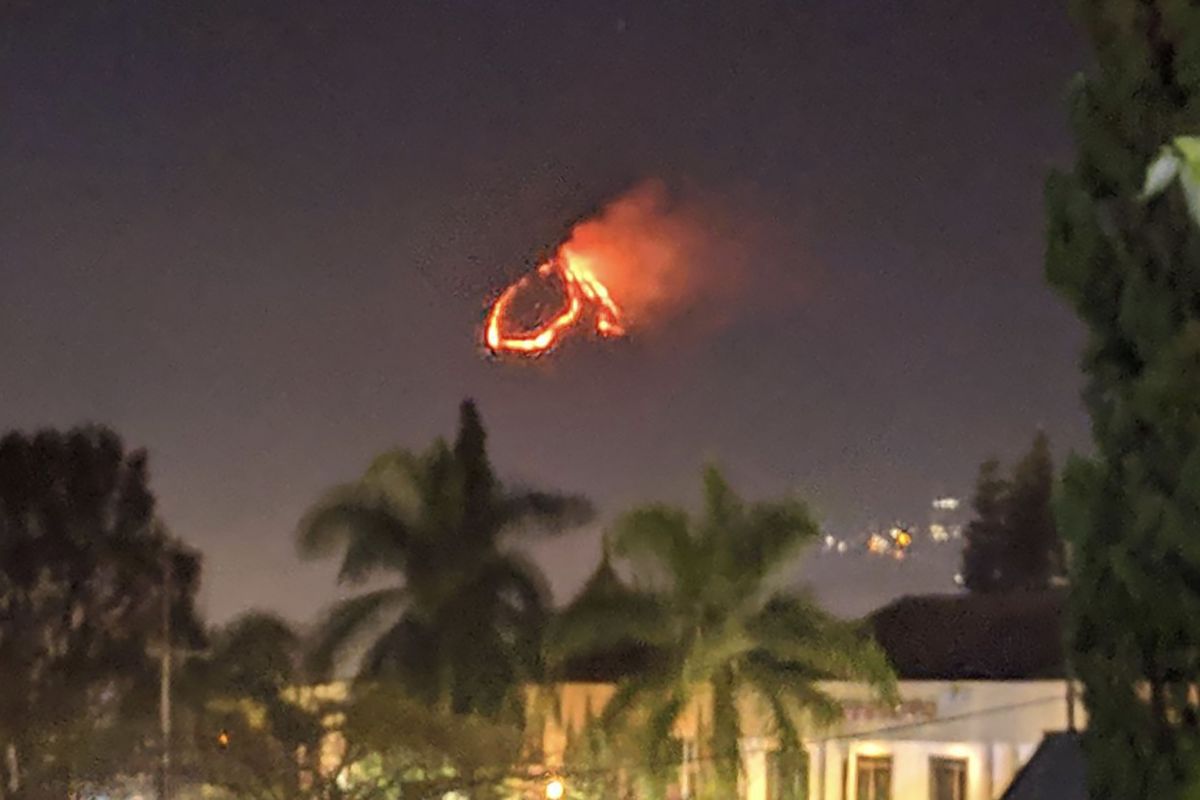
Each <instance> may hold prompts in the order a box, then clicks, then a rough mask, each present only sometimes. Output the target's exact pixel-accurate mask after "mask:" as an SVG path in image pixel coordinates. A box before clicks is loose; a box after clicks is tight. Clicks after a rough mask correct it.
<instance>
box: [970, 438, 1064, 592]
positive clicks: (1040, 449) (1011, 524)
mask: <svg viewBox="0 0 1200 800" xmlns="http://www.w3.org/2000/svg"><path fill="white" fill-rule="evenodd" d="M1053 497H1054V462H1053V460H1052V458H1051V455H1050V440H1049V439H1048V438H1047V437H1046V435H1045V434H1044V433H1040V432H1039V433H1038V434H1037V436H1035V437H1034V440H1033V444H1032V445H1031V446H1030V448H1029V451H1028V452H1027V453H1026V454H1025V455H1024V456H1023V457H1022V458H1021V460H1020V461H1018V462H1017V464H1016V465H1015V466H1014V467H1013V470H1012V476H1011V477H1010V478H1005V477H1004V476H1003V475H1002V474H1001V467H1000V462H999V461H996V460H995V459H989V460H988V461H985V462H984V463H983V464H982V465H981V466H980V468H979V478H978V479H977V481H976V483H975V496H974V498H973V499H972V501H971V502H972V506H973V507H974V510H975V518H974V519H972V520H971V522H970V523H968V525H967V530H966V543H965V546H964V548H963V556H962V575H963V582H964V584H965V585H966V587H967V588H968V589H970V590H971V591H973V592H996V591H1012V590H1014V589H1042V588H1045V587H1047V586H1049V585H1050V582H1051V580H1052V579H1054V578H1056V577H1060V576H1062V575H1063V574H1064V571H1065V557H1064V554H1063V546H1062V540H1061V538H1060V537H1059V535H1058V527H1057V525H1056V524H1055V520H1054V509H1053Z"/></svg>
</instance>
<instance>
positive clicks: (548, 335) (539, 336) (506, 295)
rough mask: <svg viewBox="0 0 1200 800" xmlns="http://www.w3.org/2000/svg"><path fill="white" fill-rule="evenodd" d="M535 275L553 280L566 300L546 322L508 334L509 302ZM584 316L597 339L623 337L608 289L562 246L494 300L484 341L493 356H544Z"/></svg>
mask: <svg viewBox="0 0 1200 800" xmlns="http://www.w3.org/2000/svg"><path fill="white" fill-rule="evenodd" d="M535 275H536V276H537V277H538V278H540V279H550V278H554V277H557V278H558V280H559V281H560V282H561V283H562V287H563V293H564V295H565V298H566V300H565V302H564V303H563V306H562V308H560V309H559V311H558V313H557V314H555V315H554V316H553V317H551V318H550V319H548V320H545V321H543V322H541V323H540V324H538V325H537V326H535V327H533V328H530V329H526V330H521V331H519V332H510V331H508V330H507V328H508V325H507V324H506V323H507V317H508V314H509V311H510V310H511V306H512V302H513V299H514V298H515V297H516V295H517V293H518V292H519V291H520V290H521V289H522V288H524V287H525V286H526V285H528V283H529V281H530V280H532V279H534V277H535ZM585 312H588V313H590V315H591V317H592V319H593V320H594V325H595V328H596V332H597V333H598V334H600V335H601V336H623V335H624V334H625V324H624V322H623V319H622V317H623V315H622V313H621V308H620V306H618V305H617V303H616V301H615V300H613V298H612V296H611V295H610V294H609V291H608V287H606V286H605V285H604V284H603V283H601V282H600V279H599V278H597V277H596V275H595V273H593V272H592V270H591V269H590V268H589V265H588V259H587V258H586V257H584V256H582V255H580V254H579V253H577V252H576V251H574V250H573V249H572V248H571V247H570V246H569V245H564V246H563V247H562V248H560V249H559V252H558V254H557V255H556V256H555V257H554V258H553V259H551V260H550V261H547V262H546V263H544V264H542V265H541V266H540V267H538V268H537V272H536V273H534V274H531V275H526V276H524V277H522V278H521V279H520V280H518V281H517V282H516V283H513V284H511V285H510V286H509V287H508V288H507V289H505V290H504V292H503V293H502V294H501V295H500V296H499V297H498V298H496V302H495V303H493V304H492V308H491V310H490V311H489V312H488V317H487V325H486V328H485V341H486V342H487V346H488V349H490V350H491V351H492V352H493V353H519V354H523V355H538V354H541V353H545V352H548V351H549V350H552V349H554V347H555V346H556V345H557V344H558V343H559V342H560V341H561V340H562V337H563V336H565V335H566V334H567V332H568V331H570V330H571V329H572V328H573V327H575V325H576V324H577V323H579V322H580V321H581V319H582V318H583V317H584V313H585Z"/></svg>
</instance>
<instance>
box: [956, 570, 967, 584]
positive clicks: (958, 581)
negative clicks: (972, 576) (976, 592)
mask: <svg viewBox="0 0 1200 800" xmlns="http://www.w3.org/2000/svg"><path fill="white" fill-rule="evenodd" d="M964 583H966V580H965V579H964V578H963V574H962V573H961V572H956V573H954V585H955V586H962V585H963V584H964Z"/></svg>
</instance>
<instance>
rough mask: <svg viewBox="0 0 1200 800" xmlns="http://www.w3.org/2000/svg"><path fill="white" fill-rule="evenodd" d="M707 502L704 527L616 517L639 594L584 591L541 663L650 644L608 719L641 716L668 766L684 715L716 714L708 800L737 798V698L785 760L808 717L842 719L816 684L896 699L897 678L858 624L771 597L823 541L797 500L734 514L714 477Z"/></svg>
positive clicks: (678, 513)
mask: <svg viewBox="0 0 1200 800" xmlns="http://www.w3.org/2000/svg"><path fill="white" fill-rule="evenodd" d="M704 504H705V507H704V515H703V516H702V517H701V518H699V519H694V518H691V517H689V516H688V514H687V513H685V512H684V511H682V510H679V509H675V508H671V507H668V506H662V505H654V506H648V507H643V508H638V509H635V510H633V511H631V512H629V513H627V514H625V515H624V516H623V517H621V518H620V519H619V520H618V521H617V523H616V525H615V527H614V529H613V531H612V537H611V546H612V548H613V550H614V552H615V554H616V555H619V556H623V557H625V558H626V559H627V560H628V561H629V562H630V564H631V565H632V567H633V568H634V571H635V575H636V576H637V577H638V578H639V582H638V583H639V587H640V588H635V589H631V590H629V591H626V592H618V591H608V592H603V593H593V594H592V596H591V597H590V599H589V601H588V602H586V603H581V604H574V605H573V606H572V607H571V608H570V609H569V610H568V611H567V612H565V613H564V615H563V616H561V617H560V618H559V619H558V620H557V621H556V623H555V625H554V627H553V629H552V631H551V632H550V634H549V636H548V643H547V653H548V656H549V660H550V662H551V664H562V663H565V662H567V661H568V660H569V659H571V658H573V657H574V658H578V657H580V656H583V655H587V654H595V653H599V652H603V651H606V650H610V649H612V648H624V647H628V646H629V645H630V644H631V643H638V644H640V645H642V646H643V647H649V648H650V649H651V650H652V651H653V652H654V654H655V655H654V656H653V657H652V658H651V659H650V660H649V661H650V664H649V666H647V667H645V668H644V669H641V670H640V671H638V673H637V674H635V675H634V676H633V677H629V678H626V679H625V680H623V681H622V682H621V683H620V685H619V687H618V690H617V693H616V694H615V695H614V697H613V699H612V700H611V701H610V702H609V704H608V705H607V706H606V707H605V709H604V714H603V721H604V722H605V723H606V724H608V725H610V726H612V725H614V724H616V723H621V722H627V721H629V719H630V718H631V717H636V719H637V720H638V722H639V723H640V725H641V729H642V731H643V732H644V735H645V737H646V739H645V741H644V742H643V743H642V752H643V753H645V754H646V756H647V757H648V758H649V759H651V760H652V761H659V762H663V761H666V760H667V759H669V758H671V757H672V756H671V754H670V748H669V747H667V746H666V744H667V743H668V742H670V740H671V732H672V730H673V728H674V726H675V723H676V722H677V720H678V719H679V718H680V716H681V715H682V714H683V712H684V711H685V709H686V708H687V707H688V706H689V704H690V703H692V702H693V701H696V700H700V701H703V702H707V703H711V706H710V707H709V708H710V709H711V711H710V716H709V720H708V722H709V724H708V730H709V731H710V733H711V742H709V743H707V744H709V745H710V748H711V749H710V756H711V759H712V761H713V766H714V768H715V769H714V772H715V775H716V778H717V780H716V787H715V788H716V795H715V796H718V797H733V796H735V788H736V783H737V775H738V766H739V761H740V760H739V757H738V740H739V738H740V731H741V720H740V719H739V711H738V701H739V698H746V697H757V698H758V699H759V701H760V702H761V705H762V706H763V707H764V708H765V709H766V710H767V712H768V716H769V718H770V719H771V721H772V722H773V725H774V728H775V733H776V735H777V737H778V740H779V744H780V749H781V751H782V752H783V753H784V754H788V755H790V756H797V755H798V754H799V752H800V729H801V726H802V725H803V720H804V719H805V717H806V715H807V716H808V717H811V718H813V719H815V720H816V721H818V722H827V721H830V720H831V719H832V718H833V717H834V716H835V715H837V714H838V713H839V712H840V709H839V707H838V705H837V703H836V702H835V701H834V700H833V699H832V698H831V697H829V696H828V695H827V694H825V693H824V692H823V691H821V689H820V688H819V687H818V685H817V683H816V682H817V681H818V680H821V679H861V680H865V681H868V682H870V683H871V684H872V685H874V686H875V687H876V688H877V689H878V690H879V692H880V693H881V694H882V695H885V696H888V697H891V696H893V694H894V677H893V675H892V672H891V669H890V667H889V665H888V663H887V659H886V657H885V656H884V655H883V653H882V651H881V650H880V649H879V648H878V647H877V646H876V645H875V644H874V642H873V641H872V640H871V639H870V638H869V637H867V636H865V635H863V634H862V633H861V632H860V631H859V630H858V628H857V627H856V626H854V625H851V624H848V623H844V622H841V621H838V620H836V619H834V618H832V617H831V616H829V615H828V614H827V613H825V612H824V611H823V610H822V609H820V608H819V607H818V606H817V605H816V604H815V603H814V602H812V601H811V600H809V599H808V598H806V597H804V596H803V595H800V594H795V593H788V592H783V591H777V590H774V589H773V588H772V587H773V583H775V582H776V581H775V579H776V578H777V577H778V575H779V573H780V572H781V570H782V568H783V567H786V566H788V565H789V564H791V563H792V559H793V557H794V556H796V555H797V553H798V551H799V550H800V549H801V548H802V547H803V546H804V545H805V544H807V543H809V542H811V541H813V540H814V539H815V538H816V537H817V535H818V533H819V531H818V527H817V525H816V524H815V523H814V522H813V520H812V517H811V516H810V514H809V512H808V509H807V508H806V507H805V506H804V504H803V503H800V502H797V501H793V500H785V501H781V502H771V503H753V504H746V503H743V502H742V501H741V500H740V499H739V498H738V497H737V496H736V495H735V493H734V492H733V490H732V489H731V488H730V486H729V485H728V484H727V483H726V481H725V480H724V478H723V477H722V476H721V474H720V472H719V471H718V470H717V469H715V468H709V469H708V470H707V471H706V472H705V474H704ZM605 598H610V602H605ZM635 712H636V714H635ZM664 766H665V764H663V763H659V764H657V767H658V768H659V769H660V770H661V769H662V768H663V767H664Z"/></svg>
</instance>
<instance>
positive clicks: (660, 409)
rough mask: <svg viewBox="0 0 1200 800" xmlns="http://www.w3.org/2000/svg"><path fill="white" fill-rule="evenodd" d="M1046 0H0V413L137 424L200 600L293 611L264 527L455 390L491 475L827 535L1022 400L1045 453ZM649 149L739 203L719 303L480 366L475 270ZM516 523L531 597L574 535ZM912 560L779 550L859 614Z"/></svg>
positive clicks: (572, 553)
mask: <svg viewBox="0 0 1200 800" xmlns="http://www.w3.org/2000/svg"><path fill="white" fill-rule="evenodd" d="M1065 5H1066V4H1065V2H1061V3H1060V2H1049V1H1048V0H1008V1H1007V2H962V1H961V0H904V1H903V2H900V1H899V0H889V1H885V0H872V1H871V2H867V1H866V0H863V1H862V2H854V3H848V2H846V0H798V1H797V2H777V3H775V2H761V3H743V2H726V3H718V2H663V3H645V2H634V0H623V1H616V0H614V1H612V2H596V1H595V0H587V1H586V2H585V1H584V0H577V1H575V2H566V1H564V0H560V1H559V2H533V1H532V0H508V1H507V2H442V3H432V2H413V3H393V2H372V3H341V2H338V3H331V2H325V0H321V1H320V2H318V1H317V0H278V1H277V2H244V0H209V2H204V3H178V4H175V3H171V4H165V3H161V2H159V1H158V0H141V1H140V2H138V1H134V0H113V1H112V2H105V3H81V2H75V3H72V2H67V3H57V2H36V1H33V0H29V1H26V2H21V1H19V0H18V1H16V2H14V1H13V0H10V2H8V3H4V4H0V368H2V374H3V376H4V378H3V384H2V388H0V427H3V428H8V427H20V428H32V427H34V426H39V425H69V424H71V423H75V422H79V421H84V420H92V421H98V422H105V423H108V424H110V425H112V426H114V427H115V428H117V429H118V430H119V431H120V432H122V434H123V435H124V436H125V437H126V439H127V441H128V442H129V443H131V444H136V445H140V446H145V447H148V448H149V449H150V451H151V454H152V466H153V472H154V476H153V477H154V485H155V487H156V489H157V491H158V494H159V496H160V498H161V503H162V511H163V514H164V516H165V517H166V519H167V520H168V522H169V524H170V525H171V526H172V527H173V529H174V530H175V531H176V532H177V533H178V534H179V535H181V536H182V537H184V538H185V539H186V540H188V541H189V542H191V543H193V544H194V545H196V546H198V547H199V548H201V549H202V550H203V551H204V553H205V555H206V557H207V573H206V586H205V602H206V607H207V609H208V611H209V613H210V614H211V616H213V617H214V618H216V619H224V618H226V617H228V616H229V615H230V614H232V613H235V612H236V611H237V610H240V609H242V608H245V607H247V606H251V605H253V606H265V607H270V608H276V609H279V610H282V611H283V612H285V613H287V614H288V615H290V616H293V617H295V618H297V619H307V618H310V617H311V616H312V615H313V614H314V613H315V612H316V611H317V610H318V609H319V608H320V607H322V606H323V605H324V604H326V603H327V602H329V600H330V599H332V597H334V595H335V589H334V586H333V579H332V566H331V565H313V564H302V563H300V562H298V561H297V560H296V557H295V556H294V551H293V545H292V538H291V537H292V531H293V528H294V525H295V523H296V521H297V519H298V517H299V516H300V514H301V513H302V512H303V510H304V508H305V507H306V505H307V504H308V503H310V502H311V501H312V500H313V499H314V498H315V497H317V496H318V495H319V493H320V492H321V491H322V490H323V489H324V488H326V487H328V486H329V485H331V484H333V483H335V482H338V481H342V480H345V479H349V478H351V477H353V476H355V475H356V474H357V473H358V472H359V471H360V470H361V469H362V468H363V467H364V466H365V464H366V463H367V461H368V460H369V458H370V457H371V456H372V454H374V453H376V452H378V451H380V450H382V449H385V448H387V447H389V446H393V445H406V446H414V447H416V446H424V445H425V444H426V443H428V442H429V440H430V439H431V438H432V437H433V436H434V435H436V434H439V433H449V432H450V431H451V429H452V426H453V422H454V416H455V409H456V404H457V403H458V401H459V399H460V398H462V397H463V396H465V395H472V396H474V397H476V398H477V399H478V400H479V402H480V404H481V407H482V410H483V412H484V415H485V419H486V421H487V423H488V425H489V428H490V431H491V435H492V445H493V456H494V460H495V461H496V463H497V465H498V466H499V468H500V469H501V470H502V472H503V473H505V474H506V475H508V476H510V477H512V478H514V479H519V480H522V481H527V482H531V483H538V484H544V485H549V486H556V487H559V488H563V489H569V490H577V491H584V492H587V493H589V494H591V495H592V496H593V497H594V498H595V499H596V500H597V501H598V502H599V503H600V504H601V506H602V508H604V509H605V510H606V511H612V510H613V509H618V508H621V507H622V506H625V505H627V504H629V503H631V502H635V501H639V500H648V499H665V500H673V501H674V500H678V501H685V502H686V501H690V500H692V499H694V497H695V484H696V483H697V477H698V470H699V467H700V465H701V464H702V463H703V462H704V460H705V459H709V458H716V459H719V460H720V461H721V462H722V463H723V464H724V465H726V467H727V468H728V471H729V473H730V475H731V477H732V479H733V480H734V481H735V482H736V483H737V484H738V485H739V486H740V487H741V488H742V490H743V491H744V493H746V494H747V495H751V496H766V495H770V494H774V493H779V492H783V491H792V490H795V491H800V492H802V493H803V494H805V495H806V496H807V497H809V498H811V499H812V501H813V502H814V504H815V505H816V506H817V507H818V508H819V510H820V512H821V514H822V515H823V517H824V518H825V519H827V520H828V521H829V522H830V524H831V525H832V526H834V527H835V528H836V529H838V530H852V529H855V528H859V527H861V526H862V525H864V524H866V523H868V522H869V521H871V520H873V519H879V520H885V519H889V518H892V517H895V516H901V517H906V518H908V519H912V520H915V521H924V518H925V514H926V511H925V509H926V508H927V506H928V501H929V499H930V498H931V497H932V496H933V495H934V493H936V492H942V491H961V490H965V489H967V488H969V486H970V484H971V482H972V479H973V474H974V469H975V466H976V465H977V464H978V462H979V461H980V460H982V459H983V458H984V457H985V456H987V455H989V454H992V453H998V454H1000V455H1003V456H1011V455H1012V454H1014V453H1015V452H1016V451H1017V450H1019V449H1020V448H1022V447H1024V446H1025V444H1026V443H1027V442H1028V440H1029V438H1030V436H1031V435H1032V432H1033V430H1034V428H1035V427H1036V426H1038V425H1041V426H1044V427H1045V428H1046V429H1047V431H1049V432H1050V433H1051V434H1052V436H1053V437H1054V439H1055V442H1056V444H1057V445H1058V447H1059V449H1060V450H1064V451H1065V450H1066V449H1068V448H1081V447H1086V438H1087V424H1086V418H1085V416H1084V414H1083V412H1082V410H1081V407H1080V403H1079V401H1078V399H1077V394H1078V389H1079V385H1080V378H1079V376H1078V372H1077V370H1076V368H1075V363H1076V352H1077V351H1078V349H1079V346H1080V341H1081V333H1080V327H1079V325H1078V324H1077V323H1076V322H1075V321H1074V320H1073V318H1072V317H1071V316H1070V314H1069V313H1068V311H1067V310H1066V309H1065V307H1064V306H1063V305H1061V304H1060V303H1059V302H1058V300H1057V299H1056V298H1055V297H1054V296H1053V295H1052V294H1051V292H1050V291H1049V290H1048V289H1047V288H1046V287H1045V286H1044V285H1043V281H1042V277H1041V273H1042V201H1041V185H1042V180H1043V176H1044V175H1045V172H1046V170H1047V168H1048V166H1049V165H1050V164H1052V163H1063V162H1065V161H1066V159H1067V157H1068V155H1069V152H1070V142H1069V138H1068V135H1067V132H1066V126H1065V121H1064V120H1065V103H1064V96H1065V87H1066V84H1067V81H1068V80H1069V78H1070V77H1071V75H1072V74H1073V73H1074V72H1076V71H1077V70H1078V69H1079V68H1080V67H1081V66H1082V65H1083V63H1084V61H1085V53H1084V50H1083V48H1082V46H1081V43H1080V42H1079V40H1078V39H1077V37H1076V35H1075V33H1074V31H1073V29H1072V27H1071V25H1070V22H1069V20H1068V18H1067V15H1066V12H1065V10H1064V8H1063V6H1065ZM183 6H190V7H191V8H192V9H193V10H190V11H188V10H181V8H182V7H183ZM172 8H173V9H174V10H169V9H172ZM201 9H203V10H201ZM649 176H658V177H661V178H664V179H665V180H666V181H667V182H668V183H669V184H670V185H672V186H680V185H684V184H688V185H692V186H695V187H699V188H700V189H701V190H702V191H703V192H705V193H707V194H709V195H715V196H721V197H727V198H737V199H736V202H731V206H736V207H737V208H738V209H739V213H746V214H752V215H753V218H754V220H755V221H756V222H757V223H761V227H762V228H764V229H766V230H769V231H770V232H771V234H770V235H769V236H765V237H763V238H762V239H761V240H759V241H757V242H756V243H755V245H754V247H755V248H756V249H755V251H754V252H753V258H752V260H751V262H750V266H749V267H747V268H746V269H748V270H750V271H751V272H755V273H756V274H751V275H747V276H742V277H745V279H746V280H745V284H746V285H747V286H749V287H750V289H749V290H748V294H747V295H746V296H744V297H742V298H741V300H740V301H739V303H738V305H737V306H736V307H734V308H733V309H732V315H731V316H730V317H729V319H728V320H727V323H726V324H725V325H724V326H723V327H720V328H719V329H716V330H710V331H706V332H703V333H701V332H695V333H694V334H689V335H682V334H677V335H666V336H661V335H660V336H656V337H655V336H651V337H646V338H643V339H635V340H634V341H632V342H628V343H617V344H615V345H612V344H595V343H591V344H589V343H577V344H576V346H572V347H570V348H568V349H567V351H566V352H562V353H560V354H559V357H557V358H556V359H554V360H553V361H552V362H548V363H546V364H543V365H540V366H538V367H536V368H520V367H512V366H506V365H501V364H497V363H493V362H489V361H488V360H487V359H484V358H482V357H481V355H480V352H479V350H478V348H477V346H476V339H475V337H476V333H477V328H478V325H479V323H480V320H481V316H482V313H483V306H482V304H483V303H484V301H485V298H486V297H487V296H488V295H489V294H490V293H493V292H495V291H497V290H499V288H500V287H502V286H503V284H504V283H505V282H506V281H507V280H509V279H510V278H511V277H513V276H514V275H516V274H518V273H519V272H520V271H521V270H522V269H523V268H524V266H525V265H526V264H527V263H528V261H529V259H531V258H533V257H534V256H535V255H536V254H537V253H538V252H539V251H540V250H541V249H542V248H544V247H546V246H547V245H550V244H553V241H554V239H555V237H557V236H559V235H561V233H562V232H563V231H564V230H565V226H566V225H568V224H569V223H570V222H571V221H572V220H574V219H577V218H578V217H580V216H581V215H583V214H586V213H587V212H589V211H590V210H592V209H594V208H595V207H597V205H598V204H600V203H602V202H603V201H604V200H606V199H608V198H610V197H611V196H612V195H613V194H614V193H616V192H619V191H620V190H622V189H624V188H626V187H628V186H629V185H630V184H632V183H634V182H636V181H637V180H639V179H642V178H645V177H649ZM779 275H787V276H790V277H791V278H792V279H794V280H795V281H797V282H799V283H800V284H802V285H803V286H804V291H803V292H802V294H801V296H800V297H791V296H788V297H789V299H788V300H787V302H780V301H779V296H778V295H777V293H775V292H774V291H773V290H772V286H773V282H772V281H773V278H771V277H770V276H779ZM539 554H540V556H541V557H542V561H543V563H544V564H545V566H546V567H547V569H548V571H549V572H550V573H551V576H552V578H553V580H554V583H555V586H556V589H557V591H558V592H559V593H560V595H561V593H565V592H569V591H570V590H571V589H572V588H573V587H574V586H575V585H577V583H578V581H579V579H580V576H581V575H583V574H584V573H585V572H586V571H587V570H588V569H590V567H591V564H592V562H593V560H594V558H595V555H596V532H595V531H594V530H592V531H587V532H583V533H581V534H577V535H575V536H573V537H569V538H567V539H563V540H559V541H557V542H554V543H552V544H546V545H543V546H540V547H539ZM943 560H945V561H946V564H944V565H943V564H938V565H935V566H934V567H929V565H928V564H927V565H926V567H925V568H924V569H922V568H920V565H919V564H916V563H915V562H914V564H913V565H905V568H903V569H901V568H899V567H896V565H894V564H889V565H886V566H881V565H880V564H879V563H870V564H868V563H866V562H864V561H862V560H861V559H853V560H846V559H842V560H838V561H836V562H834V561H831V560H829V559H820V560H819V561H817V562H815V563H816V564H817V568H815V569H810V570H809V571H808V572H809V573H810V575H812V576H813V578H814V581H815V583H816V586H817V589H818V590H819V592H820V593H821V594H822V596H824V597H826V598H828V599H830V601H831V602H832V603H833V604H834V605H835V606H836V607H837V608H838V609H840V610H843V611H861V610H864V609H865V608H868V607H870V606H871V605H873V604H875V603H877V602H879V601H880V600H882V599H885V598H886V597H888V596H889V595H890V594H894V593H896V592H898V591H901V590H911V589H913V588H927V589H934V588H936V589H944V588H947V586H948V584H947V583H946V580H947V579H948V577H949V575H950V574H951V573H952V572H953V570H952V568H951V566H950V565H951V564H952V562H953V559H952V558H946V559H943Z"/></svg>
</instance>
